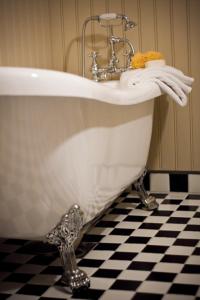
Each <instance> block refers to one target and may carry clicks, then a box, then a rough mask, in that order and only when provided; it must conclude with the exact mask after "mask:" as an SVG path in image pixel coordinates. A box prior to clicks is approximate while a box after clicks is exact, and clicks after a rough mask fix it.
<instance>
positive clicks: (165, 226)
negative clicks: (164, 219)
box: [160, 223, 186, 231]
mask: <svg viewBox="0 0 200 300" xmlns="http://www.w3.org/2000/svg"><path fill="white" fill-rule="evenodd" d="M185 226H186V224H174V223H167V224H163V225H162V226H161V227H160V230H170V231H182V230H184V228H185Z"/></svg>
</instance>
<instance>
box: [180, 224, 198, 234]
mask: <svg viewBox="0 0 200 300" xmlns="http://www.w3.org/2000/svg"><path fill="white" fill-rule="evenodd" d="M184 231H198V232H199V231H200V225H190V224H189V225H187V226H186V227H185V229H184Z"/></svg>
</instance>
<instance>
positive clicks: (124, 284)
mask: <svg viewBox="0 0 200 300" xmlns="http://www.w3.org/2000/svg"><path fill="white" fill-rule="evenodd" d="M140 284H141V281H136V280H121V279H117V280H116V281H115V282H114V284H113V285H112V286H111V287H110V288H111V289H115V290H126V291H135V290H136V289H137V288H138V287H139V285H140Z"/></svg>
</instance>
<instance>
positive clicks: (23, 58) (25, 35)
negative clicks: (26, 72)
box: [0, 0, 52, 68]
mask: <svg viewBox="0 0 200 300" xmlns="http://www.w3.org/2000/svg"><path fill="white" fill-rule="evenodd" d="M0 6H1V9H0V11H1V18H0V39H1V44H0V52H1V56H2V62H3V64H4V65H9V66H27V67H40V68H52V48H51V37H50V28H49V27H50V26H49V7H48V0H43V1H28V0H1V2H0Z"/></svg>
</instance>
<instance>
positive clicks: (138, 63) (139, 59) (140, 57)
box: [131, 51, 163, 69]
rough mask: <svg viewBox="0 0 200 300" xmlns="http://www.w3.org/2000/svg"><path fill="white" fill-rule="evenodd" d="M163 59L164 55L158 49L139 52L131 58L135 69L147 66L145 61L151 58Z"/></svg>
mask: <svg viewBox="0 0 200 300" xmlns="http://www.w3.org/2000/svg"><path fill="white" fill-rule="evenodd" d="M156 59H163V55H162V53H160V52H156V51H147V52H145V53H141V52H137V53H136V54H135V55H134V56H133V57H132V60H131V66H132V68H133V69H139V68H144V67H145V62H147V61H150V60H156Z"/></svg>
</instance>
